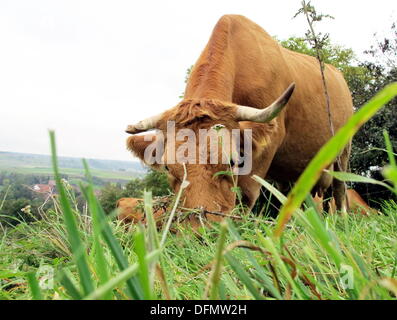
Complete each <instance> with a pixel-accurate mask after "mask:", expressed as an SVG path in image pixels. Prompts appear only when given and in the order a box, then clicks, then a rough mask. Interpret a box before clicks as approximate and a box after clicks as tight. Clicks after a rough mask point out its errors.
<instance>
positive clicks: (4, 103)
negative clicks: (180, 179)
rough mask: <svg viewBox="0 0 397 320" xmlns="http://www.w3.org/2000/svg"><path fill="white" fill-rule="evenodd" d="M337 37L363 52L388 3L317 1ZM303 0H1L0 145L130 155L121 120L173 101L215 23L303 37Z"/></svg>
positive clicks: (391, 10)
mask: <svg viewBox="0 0 397 320" xmlns="http://www.w3.org/2000/svg"><path fill="white" fill-rule="evenodd" d="M313 3H314V4H315V5H316V7H317V8H318V10H319V11H323V12H326V13H328V14H331V15H333V16H334V17H335V20H330V21H329V22H328V21H327V22H323V23H321V25H322V30H325V31H327V32H329V33H330V35H331V38H332V40H333V41H334V42H336V43H338V44H341V45H344V46H347V47H351V48H353V49H354V50H355V51H356V52H357V53H361V52H362V51H363V50H365V49H367V48H368V46H369V44H370V43H371V41H372V34H373V33H374V32H376V31H379V32H382V31H384V30H387V29H388V28H389V27H390V25H391V21H392V17H393V16H394V17H396V10H395V9H396V2H395V1H392V0H377V1H347V0H343V1H341V0H333V1H325V0H317V1H313ZM299 5H300V0H277V1H266V0H259V1H250V0H238V1H234V0H225V1H223V0H216V1H215V0H210V1H207V0H200V1H188V0H184V1H170V0H167V1H150V0H148V1H116V0H113V1H110V0H109V1H99V0H92V1H85V0H78V1H74V0H73V1H72V0H65V1H56V0H50V1H38V0H35V1H32V0H25V1H21V0H10V1H7V0H0V151H16V152H29V153H44V154H48V153H49V139H48V133H47V132H48V129H54V130H55V131H56V135H57V142H58V153H59V154H60V155H65V156H75V157H91V158H104V159H121V160H128V159H131V156H130V155H129V153H128V152H127V151H126V150H125V139H126V138H127V134H125V133H124V129H125V127H126V125H127V124H129V123H134V122H136V121H138V120H141V119H142V118H145V117H147V116H150V115H153V114H156V113H158V112H160V111H162V110H165V109H166V108H170V107H172V106H174V105H175V104H177V103H178V96H180V94H181V93H182V92H183V90H184V77H185V72H186V69H187V68H188V67H190V65H192V64H194V62H195V61H196V59H197V58H198V56H199V54H200V52H201V50H202V49H203V48H204V46H205V44H206V42H207V41H208V38H209V36H210V33H211V31H212V28H213V27H214V25H215V24H216V22H217V20H218V19H219V18H220V17H221V16H222V15H223V14H228V13H235V14H242V15H245V16H247V17H248V18H250V19H251V20H253V21H255V22H256V23H258V24H259V25H261V26H262V27H263V28H264V29H265V30H266V31H267V32H269V33H270V34H271V35H273V36H274V35H276V36H277V37H278V38H279V39H285V38H287V37H289V36H302V35H304V33H305V30H306V29H307V26H306V24H305V21H304V19H303V17H299V18H297V19H294V20H292V17H293V15H294V13H295V12H296V11H297V9H298V7H299Z"/></svg>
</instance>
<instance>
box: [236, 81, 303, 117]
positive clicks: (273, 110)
mask: <svg viewBox="0 0 397 320" xmlns="http://www.w3.org/2000/svg"><path fill="white" fill-rule="evenodd" d="M294 89H295V83H292V84H291V85H290V86H289V87H288V89H287V90H285V91H284V93H283V94H282V95H281V96H280V97H279V98H278V99H277V100H276V101H274V102H273V103H272V104H271V105H270V106H268V107H267V108H266V109H256V108H252V107H245V106H237V110H236V120H237V121H253V122H262V123H264V122H269V121H270V120H272V119H274V118H275V117H277V115H278V114H279V113H280V111H281V110H283V108H284V107H285V106H286V104H287V103H288V100H289V98H290V97H291V95H292V93H293V92H294Z"/></svg>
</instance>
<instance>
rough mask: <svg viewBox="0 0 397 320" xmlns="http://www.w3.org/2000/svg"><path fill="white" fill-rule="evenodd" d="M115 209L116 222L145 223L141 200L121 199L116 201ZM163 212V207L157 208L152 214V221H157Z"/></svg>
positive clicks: (164, 209)
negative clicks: (116, 211)
mask: <svg viewBox="0 0 397 320" xmlns="http://www.w3.org/2000/svg"><path fill="white" fill-rule="evenodd" d="M116 207H117V209H118V215H117V218H118V220H120V221H122V222H124V223H125V224H130V223H132V224H136V223H138V222H141V223H146V217H145V213H144V210H143V199H137V198H121V199H120V200H118V201H117V204H116ZM155 209H156V208H155ZM165 211H166V208H165V207H163V206H160V207H158V208H157V209H156V210H155V212H154V213H153V216H154V220H155V221H159V220H160V218H161V217H162V216H163V215H164V213H165Z"/></svg>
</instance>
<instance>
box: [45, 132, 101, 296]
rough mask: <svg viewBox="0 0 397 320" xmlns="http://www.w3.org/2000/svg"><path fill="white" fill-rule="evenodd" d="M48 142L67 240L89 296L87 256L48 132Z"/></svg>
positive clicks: (89, 273)
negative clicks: (49, 143)
mask: <svg viewBox="0 0 397 320" xmlns="http://www.w3.org/2000/svg"><path fill="white" fill-rule="evenodd" d="M50 141H51V155H52V167H53V170H54V177H55V181H56V187H57V189H58V192H59V200H60V203H61V207H62V212H63V214H64V219H65V225H66V229H67V231H68V240H69V243H70V246H71V249H72V252H73V258H74V259H75V261H76V265H77V269H78V272H79V276H80V281H81V285H82V287H83V290H84V293H85V294H89V293H91V292H92V291H93V289H94V286H93V283H92V278H91V272H90V270H89V267H88V264H87V256H86V255H87V254H86V252H85V246H84V245H83V242H82V241H81V238H80V233H79V229H78V227H77V222H76V219H75V216H74V214H73V211H72V208H71V205H70V203H69V200H68V197H67V194H66V190H65V188H64V186H63V184H62V181H61V176H60V174H59V169H58V159H57V152H56V144H55V133H54V132H53V131H50Z"/></svg>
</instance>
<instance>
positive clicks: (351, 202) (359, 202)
mask: <svg viewBox="0 0 397 320" xmlns="http://www.w3.org/2000/svg"><path fill="white" fill-rule="evenodd" d="M313 199H314V201H315V203H316V204H317V208H318V209H319V210H320V211H322V210H323V197H319V196H318V195H316V196H315V197H314V198H313ZM346 200H347V201H346V204H347V211H348V212H349V213H355V214H361V215H363V216H369V215H371V214H379V211H378V210H376V209H374V208H371V207H370V206H369V205H368V204H367V203H366V202H365V201H364V199H363V198H362V197H361V196H360V194H359V193H358V192H357V191H356V190H354V189H347V190H346ZM336 212H337V210H336V205H335V199H333V198H331V200H330V203H329V211H328V213H331V214H334V213H336Z"/></svg>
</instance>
